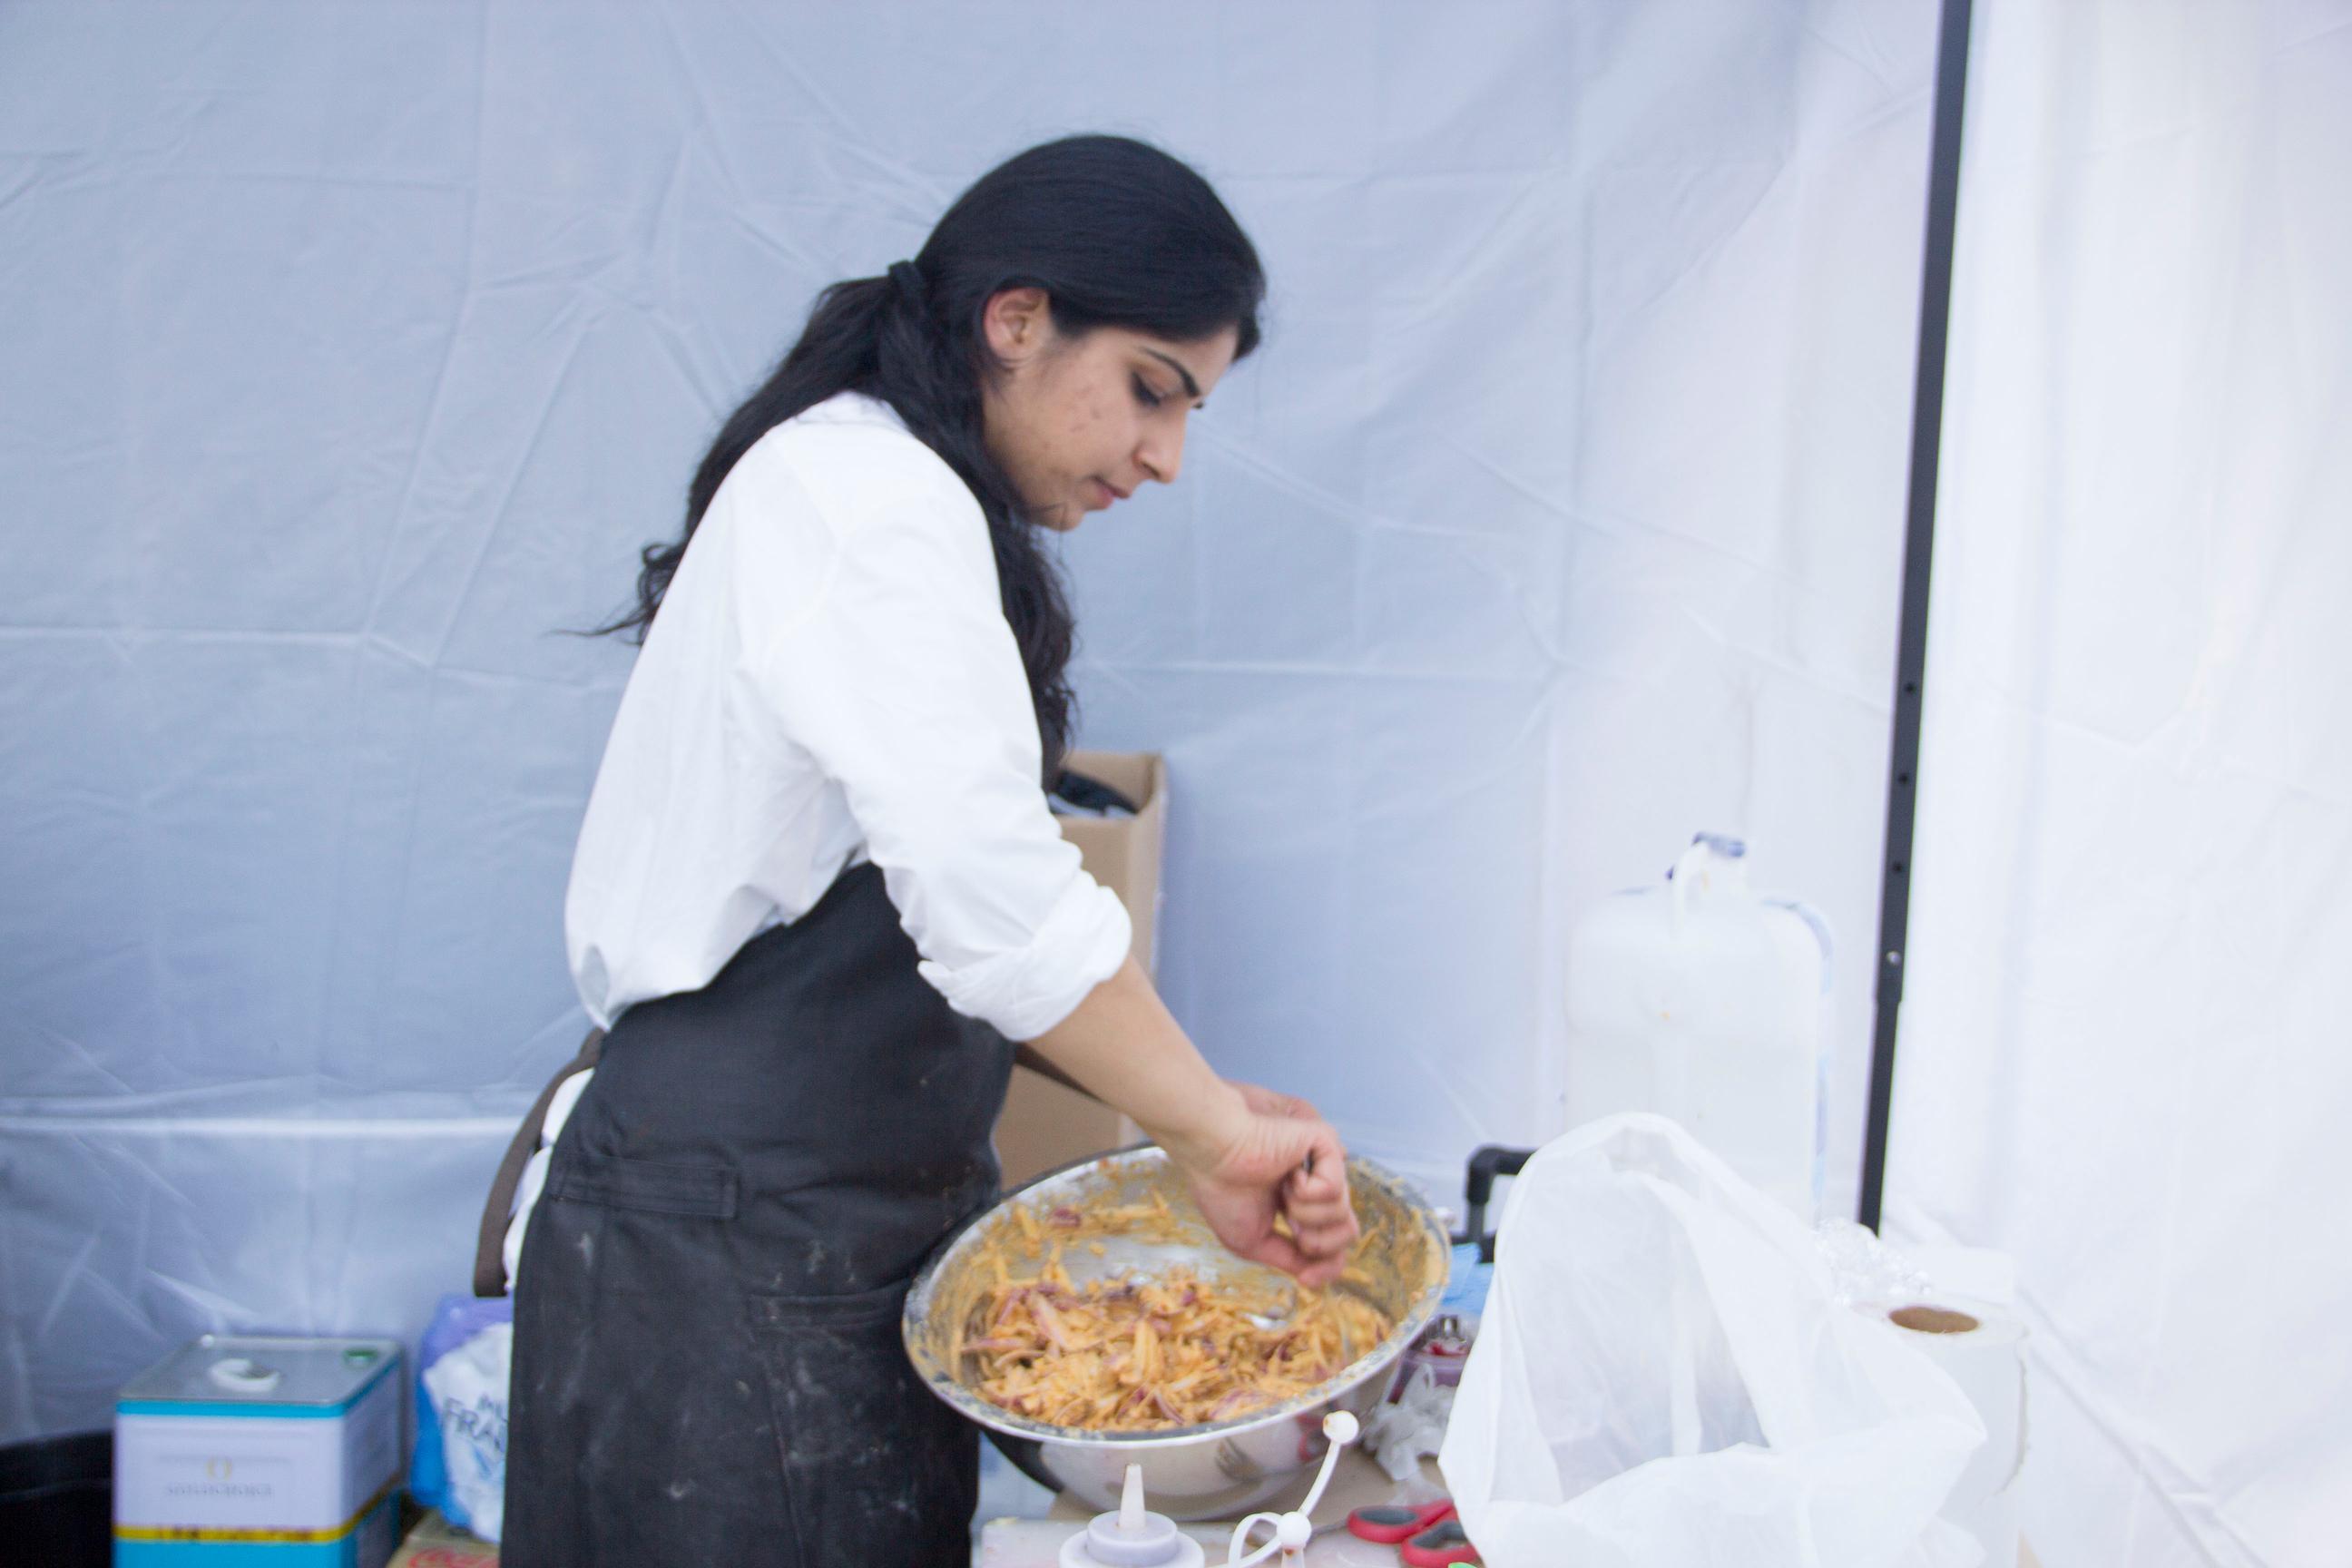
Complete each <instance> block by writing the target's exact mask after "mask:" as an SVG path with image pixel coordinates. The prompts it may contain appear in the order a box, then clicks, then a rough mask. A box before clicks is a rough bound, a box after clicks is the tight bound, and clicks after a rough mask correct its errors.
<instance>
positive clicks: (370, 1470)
mask: <svg viewBox="0 0 2352 1568" xmlns="http://www.w3.org/2000/svg"><path fill="white" fill-rule="evenodd" d="M401 1360H402V1358H401V1350H400V1346H399V1344H398V1343H397V1342H394V1341H392V1340H325V1339H286V1338H258V1337H237V1336H232V1335H226V1334H207V1335H205V1337H204V1338H202V1339H200V1340H198V1341H196V1342H194V1344H192V1345H189V1346H188V1347H186V1348H185V1349H184V1350H182V1351H180V1352H176V1353H175V1354H173V1355H172V1356H170V1357H168V1358H167V1359H165V1360H164V1361H163V1362H162V1363H160V1364H158V1365H156V1366H154V1367H152V1368H151V1369H150V1370H149V1371H147V1372H145V1373H142V1374H141V1375H140V1376H139V1377H137V1378H135V1379H133V1380H132V1381H131V1383H130V1384H128V1385H127V1386H126V1387H125V1388H124V1389H123V1391H122V1394H121V1398H120V1400H119V1401H118V1402H117V1404H116V1405H115V1418H114V1455H115V1460H114V1471H115V1483H114V1561H115V1563H116V1564H117V1568H182V1565H188V1568H207V1565H218V1568H226V1565H227V1564H230V1563H236V1564H239V1565H250V1564H255V1563H267V1564H268V1565H269V1568H312V1565H314V1564H315V1565H317V1568H379V1565H380V1564H382V1563H383V1562H384V1561H385V1559H387V1558H388V1557H390V1556H391V1554H392V1548H393V1544H394V1542H393V1538H394V1534H395V1533H396V1526H397V1522H398V1499H397V1497H396V1496H395V1491H396V1489H397V1487H398V1485H399V1481H400V1476H401V1469H402V1451H401V1420H400V1413H401V1394H402V1391H403V1388H404V1384H403V1381H402V1379H401V1376H400V1367H401Z"/></svg>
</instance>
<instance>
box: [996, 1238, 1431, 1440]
mask: <svg viewBox="0 0 2352 1568" xmlns="http://www.w3.org/2000/svg"><path fill="white" fill-rule="evenodd" d="M1012 1213H1013V1219H1014V1221H1015V1222H1016V1226H1017V1232H1016V1234H1015V1235H1014V1236H1013V1239H1014V1240H1015V1241H1016V1242H1018V1243H1019V1244H1020V1245H1021V1248H1022V1250H1023V1251H1024V1253H1026V1254H1027V1255H1028V1256H1029V1257H1030V1258H1039V1257H1043V1258H1044V1266H1043V1268H1040V1269H1039V1270H1038V1272H1037V1273H1036V1275H1035V1277H1034V1278H1032V1279H1014V1278H1013V1271H1012V1268H1011V1267H1010V1266H1009V1265H1008V1262H1007V1260H1006V1258H1005V1256H1004V1252H1003V1249H1002V1248H999V1249H997V1250H995V1251H993V1252H992V1254H991V1255H990V1257H989V1262H990V1264H991V1265H992V1267H993V1268H995V1270H996V1284H995V1287H994V1289H992V1290H990V1291H989V1292H988V1293H987V1294H986V1295H985V1296H983V1297H982V1299H981V1300H980V1301H979V1303H978V1304H977V1305H976V1306H975V1308H974V1310H973V1311H972V1314H971V1319H970V1321H968V1322H967V1323H966V1324H965V1326H964V1331H963V1333H962V1334H961V1336H960V1337H959V1339H958V1342H957V1344H956V1346H955V1353H954V1357H953V1363H952V1364H954V1365H955V1366H956V1367H958V1368H959V1369H960V1370H962V1369H965V1368H966V1366H967V1363H966V1361H965V1358H966V1357H970V1358H971V1362H972V1363H975V1364H972V1365H971V1368H970V1370H969V1371H968V1372H967V1373H966V1376H967V1379H968V1381H969V1383H970V1385H971V1387H972V1388H973V1389H974V1390H975V1391H977V1392H978V1393H979V1394H981V1395H982V1397H983V1398H986V1399H988V1400H990V1401H992V1403H994V1404H997V1405H1002V1406H1003V1407H1004V1408H1005V1409H1007V1410H1010V1411H1013V1413H1014V1414H1016V1415H1026V1416H1028V1417H1030V1418H1031V1419H1033V1420H1037V1421H1044V1422H1046V1423H1049V1424H1051V1425H1053V1426H1082V1427H1087V1428H1091V1429H1093V1430H1097V1431H1104V1432H1150V1431H1157V1430H1161V1429H1164V1428H1167V1427H1172V1426H1195V1425H1198V1424H1200V1423H1202V1422H1208V1421H1222V1420H1224V1419H1225V1418H1227V1417H1228V1416H1233V1415H1244V1414H1246V1413H1247V1412H1249V1411H1251V1410H1253V1409H1256V1408H1259V1407H1261V1406H1264V1405H1276V1404H1279V1403H1281V1402H1282V1401H1283V1400H1285V1399H1288V1398H1290V1397H1291V1396H1292V1395H1294V1394H1305V1393H1307V1391H1309V1390H1310V1389H1313V1388H1315V1387H1317V1386H1318V1384H1322V1383H1323V1382H1324V1381H1325V1380H1326V1379H1327V1378H1328V1377H1330V1376H1331V1374H1332V1373H1336V1372H1338V1371H1339V1369H1340V1368H1341V1367H1343V1366H1345V1365H1347V1364H1348V1363H1349V1362H1350V1361H1352V1360H1354V1359H1355V1357H1356V1356H1358V1355H1360V1354H1362V1353H1363V1352H1365V1351H1368V1350H1370V1348H1371V1347H1372V1346H1374V1345H1376V1344H1378V1343H1379V1342H1381V1340H1383V1339H1385V1338H1386V1337H1387V1336H1388V1332H1389V1329H1390V1326H1391V1325H1390V1321H1389V1319H1388V1316H1387V1314H1385V1313H1383V1312H1382V1311H1381V1310H1380V1309H1378V1308H1377V1307H1374V1306H1372V1305H1371V1304H1370V1302H1368V1301H1365V1300H1360V1298H1358V1297H1357V1296H1355V1295H1353V1294H1352V1293H1349V1292H1347V1291H1342V1290H1305V1289H1266V1288H1264V1287H1258V1286H1250V1285H1244V1284H1240V1283H1236V1282H1232V1281H1224V1280H1219V1279H1213V1278H1212V1279H1203V1278H1202V1277H1200V1276H1198V1275H1196V1274H1195V1273H1194V1272H1193V1271H1192V1270H1191V1269H1189V1268H1175V1269H1171V1270H1169V1271H1168V1272H1167V1273H1165V1274H1161V1275H1157V1276H1154V1277H1152V1278H1149V1279H1137V1278H1135V1277H1134V1276H1133V1275H1132V1274H1125V1275H1121V1276H1119V1277H1118V1278H1117V1279H1096V1280H1089V1281H1088V1282H1087V1283H1086V1284H1084V1285H1076V1284H1073V1283H1072V1282H1071V1279H1070V1276H1069V1273H1068V1271H1067V1270H1066V1269H1065V1268H1063V1266H1062V1254H1063V1250H1064V1248H1065V1247H1068V1246H1070V1245H1072V1244H1074V1243H1076V1242H1079V1241H1081V1240H1084V1238H1085V1237H1087V1236H1089V1235H1094V1234H1104V1233H1110V1234H1118V1233H1128V1234H1132V1233H1133V1232H1135V1231H1138V1230H1149V1229H1151V1228H1154V1227H1157V1226H1165V1225H1167V1224H1170V1223H1171V1216H1170V1215H1169V1213H1168V1210H1167V1207H1166V1205H1164V1204H1163V1203H1161V1202H1160V1200H1159V1198H1158V1196H1157V1194H1154V1197H1153V1203H1152V1205H1151V1206H1150V1207H1146V1206H1144V1205H1132V1206H1131V1207H1129V1208H1126V1209H1115V1210H1111V1211H1108V1212H1107V1213H1103V1214H1099V1215H1080V1214H1079V1213H1078V1212H1077V1211H1076V1210H1075V1209H1070V1208H1058V1209H1054V1210H1050V1211H1048V1213H1047V1214H1046V1215H1045V1218H1044V1219H1043V1220H1040V1219H1039V1217H1038V1216H1037V1215H1035V1214H1034V1213H1032V1212H1031V1211H1030V1210H1029V1209H1028V1207H1027V1206H1026V1205H1018V1206H1015V1207H1014V1208H1013V1211H1012ZM1087 1245H1089V1246H1090V1247H1091V1248H1092V1250H1094V1251H1095V1252H1096V1253H1097V1255H1099V1254H1101V1252H1102V1251H1103V1247H1102V1245H1101V1244H1100V1243H1099V1242H1091V1243H1088V1244H1087ZM1340 1282H1341V1283H1343V1284H1344V1283H1349V1282H1353V1283H1356V1284H1363V1283H1365V1282H1366V1281H1365V1277H1364V1275H1363V1274H1362V1273H1360V1271H1359V1270H1357V1269H1355V1268H1352V1267H1351V1268H1349V1269H1348V1270H1347V1272H1346V1273H1343V1274H1342V1275H1341V1276H1340Z"/></svg>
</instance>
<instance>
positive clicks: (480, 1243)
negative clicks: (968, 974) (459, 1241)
mask: <svg viewBox="0 0 2352 1568" xmlns="http://www.w3.org/2000/svg"><path fill="white" fill-rule="evenodd" d="M603 1055H604V1030H602V1029H591V1030H589V1031H588V1037H587V1038H586V1039H584V1040H583V1041H581V1042H580V1054H579V1055H578V1056H576V1057H573V1058H572V1059H571V1060H570V1061H568V1062H566V1063H564V1064H563V1066H562V1068H560V1069H558V1070H557V1072H556V1075H555V1076H554V1077H553V1078H551V1079H548V1080H547V1087H546V1088H545V1089H541V1090H540V1091H539V1099H538V1100H534V1101H533V1102H532V1103H531V1108H530V1110H529V1111H527V1112H525V1113H524V1115H523V1119H522V1125H521V1126H520V1127H518V1128H516V1129H515V1135H514V1142H511V1143H509V1144H508V1145H507V1152H506V1157H505V1158H504V1159H502V1160H500V1161H499V1173H498V1174H497V1175H495V1176H493V1177H491V1178H490V1192H489V1196H488V1197H487V1198H485V1199H483V1200H482V1228H481V1230H480V1231H479V1232H478V1233H477V1235H476V1236H475V1237H474V1294H475V1295H477V1296H503V1295H505V1294H506V1293H507V1260H506V1246H507V1226H509V1224H511V1223H512V1222H513V1219H514V1198H515V1188H516V1187H518V1186H520V1185H521V1184H522V1168H523V1167H524V1166H525V1165H528V1164H529V1163H530V1157H531V1155H532V1154H534V1153H536V1152H538V1151H539V1135H540V1133H541V1131H542V1130H544V1129H545V1127H546V1126H547V1108H548V1107H549V1106H550V1105H551V1104H552V1103H554V1100H555V1091H556V1090H557V1089H561V1088H562V1086H563V1080H564V1079H568V1078H571V1077H572V1076H573V1075H574V1074H576V1073H583V1072H592V1071H593V1070H594V1069H595V1067H596V1061H597V1058H600V1057H602V1056H603Z"/></svg>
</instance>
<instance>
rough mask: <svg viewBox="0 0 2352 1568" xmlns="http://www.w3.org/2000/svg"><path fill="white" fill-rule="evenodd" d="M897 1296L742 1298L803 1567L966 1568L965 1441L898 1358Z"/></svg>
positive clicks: (970, 1471) (973, 1498)
mask: <svg viewBox="0 0 2352 1568" xmlns="http://www.w3.org/2000/svg"><path fill="white" fill-rule="evenodd" d="M907 1289H908V1282H906V1281H901V1282H899V1283H897V1284H893V1285H887V1286H885V1287H883V1288H882V1289H878V1290H862V1291H859V1292H857V1293H856V1294H854V1295H847V1296H761V1295H754V1296H752V1297H751V1298H750V1302H749V1304H750V1310H751V1337H752V1340H753V1342H754V1344H755V1346H756V1347H757V1350H758V1352H759V1356H760V1362H761V1370H762V1371H763V1372H764V1373H766V1375H767V1381H768V1391H769V1397H770V1399H771V1401H772V1408H773V1414H774V1416H775V1424H776V1453H777V1458H778V1460H779V1463H780V1464H781V1466H782V1470H783V1481H784V1496H785V1504H786V1508H787V1510H788V1511H789V1513H790V1515H791V1518H792V1521H793V1537H794V1541H795V1543H796V1544H797V1545H798V1547H799V1549H800V1552H801V1554H802V1559H803V1561H804V1562H807V1563H830V1562H838V1561H845V1560H847V1558H848V1557H849V1556H854V1555H856V1553H858V1552H865V1553H866V1559H865V1560H869V1561H872V1562H876V1563H885V1562H887V1563H894V1564H896V1563H908V1564H917V1563H969V1562H970V1561H971V1533H970V1531H971V1515H972V1510H973V1509H974V1508H975V1507H976V1506H977V1504H978V1495H977V1494H978V1489H979V1465H980V1451H979V1447H978V1443H977V1439H976V1434H975V1432H974V1430H973V1428H972V1427H971V1426H970V1424H968V1423H967V1422H966V1421H965V1420H964V1419H963V1417H962V1416H961V1415H957V1414H956V1413H955V1411H954V1410H952V1409H951V1408H950V1407H949V1406H948V1405H947V1404H946V1402H945V1401H943V1400H941V1399H940V1398H938V1397H937V1396H936V1395H934V1394H932V1393H931V1392H930V1391H929V1389H927V1388H925V1387H924V1386H923V1384H922V1380H921V1379H920V1378H919V1377H918V1376H917V1375H916V1373H915V1369H914V1367H913V1366H912V1365H911V1364H909V1363H908V1360H907V1352H906V1348H905V1346H904V1344H903V1343H902V1342H901V1341H900V1339H899V1333H898V1321H899V1314H900V1311H901V1310H902V1309H903V1308H904V1306H905V1304H906V1300H907Z"/></svg>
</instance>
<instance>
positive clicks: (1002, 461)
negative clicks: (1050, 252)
mask: <svg viewBox="0 0 2352 1568" xmlns="http://www.w3.org/2000/svg"><path fill="white" fill-rule="evenodd" d="M982 325H983V327H984V330H985V331H986V333H987V337H988V346H989V348H990V349H991V350H992V352H993V353H995V355H996V358H997V362H998V363H999V364H1000V365H1001V366H1002V367H1003V370H1002V373H1001V374H998V375H997V376H996V377H994V378H993V380H992V383H991V384H989V385H988V386H987V387H985V388H984V390H983V392H982V405H983V418H984V421H985V434H986V438H987V442H988V450H989V454H990V455H991V456H992V457H993V458H995V459H996V461H997V463H998V464H999V465H1000V466H1001V467H1002V468H1003V469H1004V472H1005V477H1006V478H1008V479H1011V480H1012V481H1013V488H1014V489H1017V490H1019V491H1020V492H1021V498H1022V500H1024V501H1025V502H1026V503H1027V505H1028V508H1029V513H1030V516H1031V517H1032V518H1034V520H1035V521H1038V522H1041V523H1043V524H1045V526H1046V527H1048V528H1054V529H1061V530H1065V531H1066V530H1068V529H1073V528H1076V527H1077V525H1078V521H1079V520H1080V519H1081V518H1083V517H1085V516H1086V514H1087V513H1088V512H1090V511H1100V510H1103V509H1104V508H1106V507H1108V506H1109V505H1111V504H1112V503H1113V502H1114V501H1118V500H1124V499H1126V498H1127V497H1128V496H1129V495H1130V494H1132V493H1133V492H1134V490H1135V489H1136V487H1137V486H1139V485H1140V484H1142V483H1143V482H1144V481H1145V480H1146V479H1157V480H1159V481H1160V483H1161V484H1163V485H1164V484H1172V483H1173V482H1174V481H1175V479H1176V471H1177V469H1178V468H1180V467H1181V465H1182V463H1183V461H1184V422H1185V419H1186V418H1187V417H1188V416H1190V415H1191V413H1192V410H1193V409H1195V408H1198V407H1199V406H1201V405H1202V402H1203V400H1205V399H1206V398H1207V397H1208V395H1209V394H1210V392H1211V391H1212V390H1213V389H1214V388H1215V386H1216V384H1217V382H1218V381H1219V380H1220V379H1221V378H1222V377H1223V375H1224V374H1225V372H1226V370H1227V369H1229V368H1230V367H1231V366H1232V364H1233V363H1234V347H1235V346H1236V344H1237V342H1238V334H1237V333H1236V332H1235V331H1234V329H1233V328H1231V327H1227V328H1225V329H1224V330H1223V331H1220V332H1218V333H1216V334H1215V335H1213V336H1212V337H1208V338H1202V339H1200V340H1198V341H1196V342H1170V341H1169V340H1168V339H1165V338H1155V337H1152V336H1150V334H1148V333H1144V332H1138V331H1131V330H1129V329H1128V328H1124V327H1098V328H1097V329H1096V330H1094V331H1090V332H1087V333H1085V334H1084V335H1082V336H1078V337H1070V336H1067V335H1065V334H1064V333H1061V332H1059V331H1055V327H1054V322H1053V318H1052V316H1051V314H1050V313H1049V311H1048V310H1047V309H1046V304H1045V292H1044V290H1042V289H1006V290H1005V291H1004V292H1003V293H1001V294H999V295H997V296H996V297H995V298H994V299H992V300H990V301H989V302H988V310H987V313H986V315H985V316H984V317H983V319H982Z"/></svg>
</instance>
